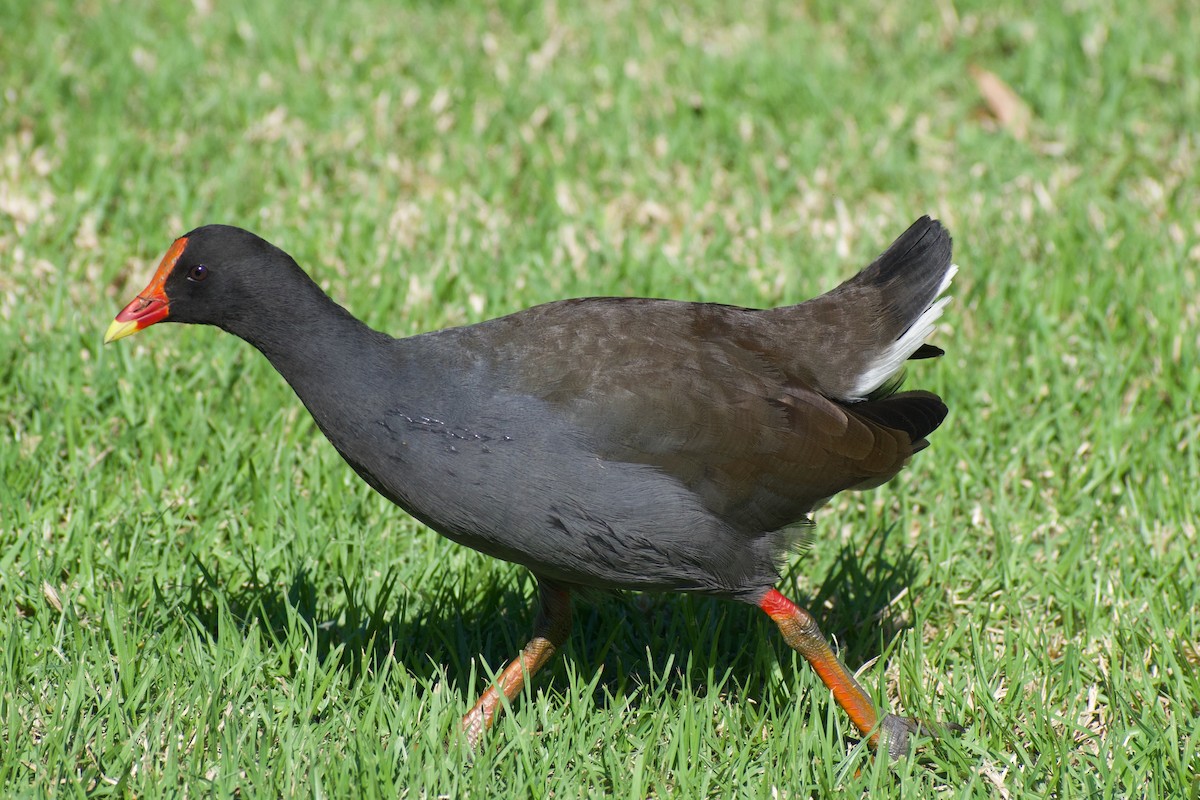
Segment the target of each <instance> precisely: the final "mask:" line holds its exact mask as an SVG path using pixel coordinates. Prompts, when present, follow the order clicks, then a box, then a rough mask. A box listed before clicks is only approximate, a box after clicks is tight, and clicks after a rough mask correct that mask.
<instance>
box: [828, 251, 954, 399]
mask: <svg viewBox="0 0 1200 800" xmlns="http://www.w3.org/2000/svg"><path fill="white" fill-rule="evenodd" d="M957 272H958V265H957V264H951V265H950V269H948V270H946V277H944V278H942V284H941V286H939V287H938V290H937V294H935V295H934V297H935V298H937V299H935V300H934V302H932V303H930V304H929V308H927V309H925V310H924V311H922V312H921V316H919V317H917V320H916V322H914V323H913V324H912V325H911V326H910V327H909V329H908V330H906V331H905V332H904V333H903V334H902V335H901V336H900V338H899V339H897V340H896V341H894V342H892V343H891V344H890V345H888V346H887V347H885V348H884V349H883V350H880V351H879V352H878V353H876V354H875V357H874V358H873V359H872V360H871V362H870V363H868V364H867V366H866V368H865V369H864V370H863V371H862V374H861V375H859V376H858V380H857V381H856V382H855V384H854V389H853V391H852V392H851V396H850V397H845V398H842V399H844V400H849V401H852V402H853V401H858V400H865V399H866V397H867V395H869V394H870V393H871V392H873V391H875V390H876V389H878V388H879V387H880V386H883V384H885V383H887V381H888V379H889V378H891V377H892V376H893V375H895V374H896V373H897V372H899V371H900V370H901V369H902V368H903V367H904V362H905V361H907V360H908V357H909V356H911V355H912V354H913V353H915V352H917V348H919V347H920V346H921V345H923V344H925V340H926V339H928V338H929V337H930V335H931V334H932V333H933V329H934V323H936V322H937V320H938V317H940V316H941V315H942V309H944V308H945V307H946V303H949V302H950V300H951V298H950V297H949V296H947V297H938V295H941V293H942V292H944V291H946V289H947V288H948V287H949V286H950V281H952V280H953V279H954V276H955V274H957Z"/></svg>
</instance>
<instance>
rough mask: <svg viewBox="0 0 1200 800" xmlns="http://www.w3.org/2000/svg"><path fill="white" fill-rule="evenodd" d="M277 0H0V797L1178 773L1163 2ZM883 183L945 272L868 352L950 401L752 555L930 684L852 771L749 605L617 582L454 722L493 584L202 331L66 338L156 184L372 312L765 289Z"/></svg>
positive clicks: (835, 721)
mask: <svg viewBox="0 0 1200 800" xmlns="http://www.w3.org/2000/svg"><path fill="white" fill-rule="evenodd" d="M294 5H295V4H285V3H282V2H277V1H276V0H270V1H268V2H263V3H256V4H250V6H251V7H250V8H248V9H246V10H238V11H231V10H227V9H226V8H225V5H224V4H217V3H212V4H210V3H206V2H196V3H186V4H157V3H148V2H140V3H138V2H126V3H122V2H117V3H100V2H96V1H95V0H90V1H88V0H85V1H84V2H78V3H67V2H57V3H55V2H45V3H24V2H21V1H20V0H0V30H2V31H3V33H2V34H0V75H2V76H3V80H2V81H0V83H2V86H0V91H2V95H0V609H2V612H0V613H2V616H0V625H2V626H3V628H4V629H5V636H4V642H5V645H4V648H3V658H4V663H3V665H2V666H0V787H3V794H5V795H6V796H39V795H41V796H45V795H55V796H85V795H86V796H104V795H117V796H138V797H155V796H188V797H194V796H209V795H215V796H226V797H228V796H238V797H276V796H284V797H293V796H298V797H310V796H311V797H350V796H355V797H358V796H361V797H391V796H395V795H396V794H397V793H399V794H401V795H403V796H407V797H414V798H415V797H429V798H433V797H467V796H474V797H493V796H512V797H527V796H533V797H584V796H590V795H594V794H603V793H611V794H613V795H616V796H620V797H631V798H641V797H650V796H653V797H666V796H678V797H706V796H707V797H728V796H745V797H763V798H774V797H793V798H796V797H808V796H831V795H845V796H857V797H862V796H867V795H868V794H869V796H871V797H873V798H874V797H899V796H903V797H923V796H924V797H939V798H940V797H1043V796H1057V797H1083V796H1089V797H1092V796H1094V797H1102V798H1108V797H1198V796H1200V577H1198V576H1200V541H1198V539H1197V521H1196V519H1197V513H1196V510H1197V502H1196V487H1197V485H1198V483H1200V455H1198V448H1197V435H1198V429H1200V417H1198V415H1197V412H1198V406H1197V400H1196V398H1197V397H1200V368H1198V367H1197V364H1198V363H1200V341H1198V338H1200V333H1198V331H1200V286H1198V281H1197V278H1198V275H1200V184H1198V183H1197V181H1196V176H1197V174H1198V170H1197V166H1198V163H1197V162H1198V160H1200V134H1198V133H1197V131H1200V73H1197V71H1196V70H1195V68H1194V66H1193V65H1195V64H1197V63H1200V17H1198V16H1197V15H1196V14H1195V13H1193V11H1192V10H1191V9H1190V6H1189V5H1188V4H1187V3H1185V2H1179V3H1170V2H1154V3H1150V4H1149V5H1147V4H1142V3H1125V2H1120V1H1119V0H1118V2H1110V3H1101V2H1097V3H1089V2H1080V3H1068V4H1065V5H1064V7H1063V8H1057V7H1053V6H1052V4H1051V5H1045V4H1039V3H1027V4H1024V5H1021V6H1017V5H1003V4H996V3H989V2H978V1H976V0H967V1H966V2H960V3H957V4H951V3H949V2H945V3H939V4H930V5H929V6H928V7H925V6H919V7H916V6H914V7H913V8H912V9H911V10H910V11H901V10H899V9H900V6H899V5H897V4H892V3H888V2H884V1H883V0H864V1H863V2H851V3H848V4H844V3H833V2H828V3H827V2H814V3H810V4H803V5H802V4H797V3H779V4H777V5H774V4H764V3H760V2H750V3H747V4H736V5H727V4H722V3H716V2H711V1H710V2H704V3H700V4H697V5H696V6H693V7H692V8H690V9H672V8H670V7H669V6H668V5H666V4H662V5H659V4H649V3H647V4H629V3H619V2H604V3H592V4H587V5H586V10H580V9H578V8H575V7H573V5H570V4H557V5H556V4H542V3H528V4H523V3H504V4H500V5H496V4H489V5H488V6H487V7H480V6H479V5H477V4H473V3H465V2H460V3H454V2H447V3H419V4H412V5H411V6H410V7H406V8H401V7H397V6H393V5H392V4H386V3H370V2H367V0H350V1H349V2H345V3H339V4H336V5H335V4H329V5H328V6H326V7H324V8H318V7H317V6H315V5H314V6H312V8H311V9H309V7H308V6H304V8H305V9H307V10H299V11H297V10H295V9H294V8H293V6H294ZM209 6H211V7H212V9H213V10H211V11H206V9H207V8H209ZM971 65H976V66H978V67H982V68H984V69H986V70H989V71H990V72H992V73H995V74H996V75H997V76H999V77H1000V78H1002V79H1003V80H1004V81H1005V82H1006V83H1007V84H1008V85H1009V86H1011V87H1012V88H1013V90H1014V91H1015V92H1016V93H1017V94H1018V95H1019V96H1020V97H1021V98H1022V99H1023V101H1024V102H1025V103H1026V104H1027V105H1028V108H1029V110H1030V112H1031V113H1032V123H1031V125H1030V128H1029V133H1028V136H1027V137H1025V138H1023V139H1021V138H1018V137H1015V136H1013V135H1010V133H1009V132H1008V131H1006V130H1005V129H1004V128H1003V127H1001V126H998V125H997V124H996V122H995V120H994V119H993V118H992V116H991V114H990V113H989V111H988V107H987V105H986V104H985V102H984V100H983V98H982V97H981V94H980V91H979V89H978V88H977V86H976V84H975V81H974V80H973V79H972V77H971V73H970V71H969V68H970V67H971ZM922 213H931V214H934V215H936V216H939V217H940V218H942V219H943V220H944V221H946V223H947V224H948V225H949V226H950V229H951V231H952V233H953V234H954V236H955V244H956V260H957V261H958V263H959V264H960V265H961V266H962V271H961V272H960V274H959V277H958V279H957V281H956V284H955V294H956V298H955V301H954V303H953V304H952V305H951V307H950V309H949V312H948V314H947V315H946V317H945V325H944V326H943V327H942V329H941V330H940V332H939V333H938V335H937V339H936V341H937V343H938V344H939V345H941V346H943V347H945V348H946V350H947V356H946V357H945V358H943V359H942V360H941V361H940V362H938V363H931V362H922V363H919V364H915V365H914V366H913V367H912V368H911V369H910V371H909V385H911V386H915V387H923V388H929V389H933V390H936V391H938V392H939V393H941V394H942V395H943V396H944V397H945V398H946V400H947V402H948V404H949V405H950V407H951V409H952V410H951V415H950V417H949V418H948V420H947V422H946V424H945V425H944V426H943V427H942V429H941V430H939V431H938V432H937V434H936V435H935V436H934V437H933V443H932V447H931V448H930V449H929V450H927V451H926V452H924V453H922V454H921V455H920V456H919V457H918V458H917V459H915V460H914V463H913V465H912V467H911V468H910V469H909V470H907V471H906V472H905V473H904V474H903V475H902V476H901V477H900V478H899V479H898V480H897V481H895V482H894V483H893V484H891V485H890V486H888V487H886V488H884V489H880V490H876V491H874V492H872V493H868V494H863V495H852V496H843V497H841V498H839V499H838V500H836V501H835V502H834V503H833V504H831V506H830V507H829V508H827V509H824V510H822V511H821V512H820V513H819V515H818V517H817V522H818V527H817V529H816V532H817V540H816V541H817V544H816V546H815V547H813V548H812V549H811V551H809V552H808V553H807V554H806V555H805V556H804V557H797V558H794V559H792V560H791V563H790V565H789V569H788V571H787V574H786V576H785V580H784V582H783V586H782V588H783V589H784V591H785V592H786V593H789V594H791V595H793V596H795V597H797V598H798V599H801V600H805V601H806V602H807V601H811V606H812V607H813V608H814V611H815V612H816V614H817V616H818V618H819V619H820V620H821V622H822V624H823V625H824V627H825V629H826V630H827V632H829V633H830V634H832V635H834V636H835V637H836V638H837V639H838V641H839V642H840V644H841V646H842V648H843V651H842V652H843V655H844V657H845V659H846V661H847V662H848V663H849V664H850V665H851V666H853V667H855V668H857V667H859V666H861V665H864V664H865V665H867V666H866V668H865V670H864V672H863V681H864V683H865V685H866V686H867V687H869V690H870V691H871V692H873V693H875V694H876V696H878V697H879V698H881V699H882V700H883V702H885V703H886V704H887V705H888V706H889V707H891V708H893V709H903V710H904V711H906V712H908V713H913V714H917V715H919V716H922V717H925V718H929V719H935V720H940V721H943V722H947V721H949V722H959V723H962V724H963V725H965V726H966V730H965V732H964V733H962V734H961V735H959V736H956V737H954V738H952V739H949V740H945V741H942V742H938V743H932V744H928V745H927V746H925V747H924V748H923V750H922V751H921V753H920V755H919V756H918V757H917V758H916V759H913V760H909V761H905V762H903V763H900V764H897V765H894V766H888V765H886V764H884V763H882V762H881V761H878V760H875V759H873V758H872V757H871V756H870V754H869V753H868V752H867V751H866V750H865V749H864V748H862V747H861V746H860V745H859V744H858V743H857V739H856V737H854V736H852V735H851V734H852V729H851V726H850V724H849V722H848V720H847V719H846V718H845V716H844V715H843V714H842V713H841V712H840V711H839V710H838V709H837V708H836V706H834V705H833V703H832V702H831V700H830V698H829V696H828V693H827V692H826V691H825V690H824V689H823V688H822V687H821V685H820V683H819V681H818V680H817V679H816V678H815V676H814V675H813V674H812V673H811V672H810V671H809V670H808V669H807V667H806V666H805V665H804V664H803V663H802V662H798V661H797V659H796V658H795V657H794V656H793V655H792V654H791V653H790V652H789V651H787V649H786V647H785V646H784V645H783V644H782V642H781V641H780V639H779V637H778V635H777V633H776V632H775V631H774V629H773V626H772V625H771V624H770V622H769V620H767V619H766V618H765V617H764V616H763V615H762V614H760V613H758V612H756V611H755V610H754V609H750V608H745V607H742V606H738V605H735V604H729V603H721V602H717V601H710V600H705V599H696V598H685V597H658V596H646V597H639V596H633V595H617V596H611V597H599V598H595V599H594V601H593V602H591V603H582V604H580V605H579V611H578V615H577V618H576V628H575V633H574V634H573V636H572V638H571V641H570V644H569V646H568V647H567V648H566V657H565V658H560V659H558V660H557V661H556V662H555V663H554V665H553V667H552V668H548V669H547V671H546V674H544V675H540V676H539V677H538V678H537V679H536V680H535V681H534V682H533V686H532V687H531V688H530V689H529V690H527V692H526V694H525V696H523V697H522V698H521V699H520V702H518V703H517V704H515V707H514V708H513V709H512V712H511V713H509V714H508V715H506V716H504V717H503V718H502V719H501V720H500V722H499V723H498V725H497V727H496V729H495V730H494V731H493V732H492V734H491V735H490V736H489V737H488V739H487V744H486V747H484V749H483V750H482V752H480V753H479V754H478V756H476V757H475V758H474V759H473V760H472V759H471V758H470V757H469V756H468V753H467V751H466V749H465V747H464V746H463V745H462V743H461V742H459V741H458V740H457V739H456V738H455V735H454V731H455V725H456V723H457V720H458V717H459V715H460V714H461V713H462V712H463V711H464V710H465V709H466V708H468V707H469V705H470V704H471V702H472V701H473V699H474V696H475V695H476V694H477V693H478V691H479V690H480V689H481V688H482V686H483V684H484V680H485V674H486V673H487V672H488V671H490V670H495V669H497V668H498V667H499V666H500V665H501V664H502V663H503V662H504V661H505V660H506V659H507V658H509V657H510V656H511V655H513V654H514V653H515V652H516V650H517V648H519V647H520V646H521V645H522V644H523V642H524V638H525V636H526V635H527V632H528V628H529V624H530V620H531V616H532V602H533V595H534V589H533V584H532V581H531V580H530V578H529V577H528V576H527V575H526V574H524V573H523V571H522V570H520V569H518V568H516V567H512V566H510V565H507V564H502V563H499V562H492V561H490V560H488V559H486V558H484V557H482V556H479V555H477V554H475V553H473V552H470V551H467V550H464V549H462V548H459V547H457V546H455V545H453V544H451V543H449V542H448V541H445V540H443V539H441V538H440V537H438V536H436V535H435V534H433V533H432V532H430V531H428V530H425V529H423V528H422V527H421V526H420V525H418V524H416V523H415V522H414V521H413V520H411V519H409V518H407V517H406V516H405V515H404V514H403V513H401V512H399V511H398V510H397V509H395V508H394V507H392V506H390V505H389V504H388V503H386V502H385V501H383V500H382V499H380V498H378V497H376V496H374V495H373V494H371V492H370V491H369V490H368V489H367V487H365V486H364V485H362V484H361V482H359V481H358V480H357V478H355V477H354V476H353V474H352V473H351V472H350V470H349V469H348V468H347V467H345V466H344V465H343V464H342V463H341V461H340V460H339V458H338V457H337V455H336V454H335V453H334V452H333V450H332V448H331V447H329V446H328V444H327V443H326V442H325V441H324V440H323V439H322V437H321V436H320V434H319V432H318V431H317V430H316V428H315V426H314V425H313V423H312V422H311V420H309V419H308V417H307V415H306V414H305V413H304V412H303V409H302V408H301V407H300V406H299V404H298V402H296V400H295V398H294V397H293V396H292V395H291V393H290V390H289V389H288V387H287V386H286V385H285V384H284V383H283V381H282V380H280V379H279V377H278V376H277V375H276V374H274V373H273V372H272V370H271V369H270V367H269V365H267V364H266V363H265V361H264V360H263V359H261V358H260V357H259V356H258V355H257V354H256V353H254V352H253V351H252V350H251V348H249V347H247V346H246V345H244V344H243V343H242V342H239V341H237V340H235V339H234V338H233V337H230V336H226V335H224V334H220V333H219V332H217V331H215V330H213V329H197V328H185V327H173V326H162V327H159V328H155V329H152V330H149V331H146V332H144V333H142V334H139V335H138V336H137V337H135V338H133V339H130V340H127V341H123V342H121V343H120V344H119V345H115V346H111V347H108V348H103V349H102V348H101V345H100V340H101V336H102V333H103V331H104V329H105V327H106V326H107V324H108V322H109V321H110V320H111V318H112V316H113V315H114V314H115V313H116V311H117V310H118V309H119V308H120V306H121V305H123V304H124V303H125V302H126V301H127V300H128V299H129V298H130V297H131V296H132V295H133V294H134V293H135V292H136V291H137V290H139V289H140V288H141V287H142V285H143V284H144V283H145V281H146V280H147V279H148V277H149V275H150V274H151V272H152V271H153V267H154V265H155V263H156V261H157V259H158V257H159V256H160V255H161V254H162V252H163V251H164V250H165V249H166V247H167V246H168V245H169V243H170V242H171V240H172V239H173V238H174V237H175V236H178V235H180V234H181V233H183V232H185V231H186V230H188V229H190V228H191V227H194V226H196V225H199V224H202V223H205V222H218V221H219V222H227V223H233V224H239V225H242V226H244V227H248V228H251V229H254V230H256V231H258V232H259V233H261V234H263V235H264V236H266V237H267V238H269V239H271V240H272V241H274V242H276V243H277V244H279V245H280V246H282V247H284V248H285V249H287V250H289V251H290V252H291V253H292V254H293V255H294V256H295V257H296V258H297V259H298V260H299V261H300V262H301V263H302V264H304V265H306V266H307V267H308V268H309V269H310V271H311V272H312V273H313V274H314V275H315V276H316V277H317V278H318V280H319V281H320V282H321V283H322V284H323V285H324V286H325V287H326V288H327V289H328V290H329V291H330V292H331V294H333V296H334V297H335V298H337V299H339V300H340V301H342V302H344V303H345V304H346V305H347V306H348V307H349V308H350V309H352V310H353V311H354V312H355V313H357V314H358V315H359V316H361V317H363V318H365V319H366V320H367V321H368V322H370V323H371V324H373V325H375V326H376V327H380V328H383V329H385V330H387V331H389V332H391V333H393V334H396V335H402V334H409V333H414V332H418V331H422V330H429V329H433V328H438V327H442V326H446V325H451V324H460V323H464V322H469V321H474V320H479V319H484V318H487V317H491V316H496V315H499V314H502V313H505V312H509V311H513V310H516V309H519V308H522V307H525V306H528V305H532V304H534V303H538V302H542V301H547V300H551V299H555V298H560V297H565V296H579V295H589V294H593V295H594V294H630V295H656V296H669V297H676V298H687V299H700V300H709V301H720V302H732V303H740V304H746V305H770V304H778V303H783V302H794V301H797V300H800V299H803V298H805V297H807V296H810V295H812V294H814V293H817V292H819V291H821V290H823V289H825V288H829V287H830V286H832V285H834V284H835V283H836V282H838V281H840V280H842V279H844V278H845V277H848V276H849V275H850V274H852V273H853V272H854V271H855V270H856V269H857V268H858V267H859V266H861V265H862V264H864V263H866V262H867V261H868V260H869V259H870V258H871V257H873V256H874V255H875V254H876V253H878V252H879V251H880V250H881V249H882V248H883V247H884V246H886V245H887V244H888V243H889V242H890V240H891V238H892V237H893V236H895V235H896V234H898V233H900V232H901V231H902V230H903V229H904V228H905V226H906V225H907V224H908V223H909V222H910V221H911V220H912V219H914V218H915V217H917V216H918V215H920V214H922Z"/></svg>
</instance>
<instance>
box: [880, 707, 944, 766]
mask: <svg viewBox="0 0 1200 800" xmlns="http://www.w3.org/2000/svg"><path fill="white" fill-rule="evenodd" d="M946 728H947V729H949V730H950V731H953V732H955V733H960V732H962V730H963V727H962V726H961V725H954V724H950V725H947V726H946ZM945 732H946V731H945V730H943V729H942V728H940V727H938V726H937V725H932V724H930V723H928V722H922V721H921V720H919V719H916V718H915V717H902V716H900V715H899V714H887V715H886V716H884V718H883V720H882V721H881V722H880V723H879V750H880V751H882V752H886V753H887V754H888V758H889V759H890V760H892V761H895V760H897V759H899V758H903V757H904V756H906V755H908V752H909V748H910V746H911V741H912V738H913V737H914V736H926V737H929V738H931V739H940V738H941V737H942V736H943V735H945Z"/></svg>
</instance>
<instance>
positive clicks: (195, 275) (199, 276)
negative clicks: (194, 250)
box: [187, 264, 208, 283]
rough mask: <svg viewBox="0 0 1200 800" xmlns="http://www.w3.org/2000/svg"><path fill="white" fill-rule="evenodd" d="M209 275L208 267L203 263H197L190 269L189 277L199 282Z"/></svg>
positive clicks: (190, 279) (193, 281)
mask: <svg viewBox="0 0 1200 800" xmlns="http://www.w3.org/2000/svg"><path fill="white" fill-rule="evenodd" d="M207 277H208V267H206V266H204V265H203V264H197V265H196V266H194V267H192V268H191V269H189V270H188V274H187V279H188V280H189V281H191V282H192V283H199V282H200V281H202V280H204V279H205V278H207Z"/></svg>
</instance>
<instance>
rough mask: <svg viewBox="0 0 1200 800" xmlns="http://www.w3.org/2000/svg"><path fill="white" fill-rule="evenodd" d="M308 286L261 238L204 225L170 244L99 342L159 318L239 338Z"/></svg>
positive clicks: (290, 263)
mask: <svg viewBox="0 0 1200 800" xmlns="http://www.w3.org/2000/svg"><path fill="white" fill-rule="evenodd" d="M310 286H311V287H313V288H315V285H314V284H312V281H311V280H310V279H309V278H308V276H307V275H305V274H304V272H303V270H301V269H300V267H299V266H297V264H296V262H295V261H293V260H292V257H291V256H289V255H288V254H287V253H285V252H283V251H282V250H280V249H279V248H278V247H275V246H274V245H273V244H271V243H270V242H268V241H266V240H265V239H262V238H260V237H258V236H255V235H254V234H253V233H250V232H249V231H245V230H242V229H241V228H235V227H232V226H230V225H205V226H204V227H202V228H196V229H195V230H194V231H192V232H191V233H188V234H187V235H186V236H181V237H179V238H178V239H176V240H175V242H174V243H173V244H172V245H171V247H170V249H169V250H167V253H166V255H164V256H163V258H162V261H161V262H160V263H159V265H158V270H157V271H156V272H155V273H154V277H153V278H152V279H151V280H150V283H149V285H147V286H146V288H145V289H143V290H142V291H141V292H140V293H139V294H138V296H137V297H136V298H134V300H133V301H132V302H131V303H129V305H127V306H125V308H124V309H122V311H121V313H120V314H118V315H117V318H116V320H115V321H114V322H113V323H112V325H110V326H109V329H108V332H107V333H106V334H105V336H104V341H105V342H111V341H115V340H116V339H120V338H122V337H124V336H128V335H130V334H132V333H136V332H137V331H139V330H141V329H142V328H146V327H148V326H150V325H153V324H154V323H156V322H162V321H163V320H167V321H170V322H190V323H201V324H207V325H216V326H217V327H220V328H224V329H225V330H227V331H230V332H231V333H235V334H238V335H242V336H243V337H244V336H245V334H246V333H247V332H248V331H249V330H251V329H252V328H253V325H254V324H255V321H256V320H259V319H261V318H263V316H264V309H265V308H270V307H273V306H275V305H277V304H278V303H279V302H280V301H283V302H284V303H286V302H287V298H288V295H289V294H294V293H297V292H298V291H303V290H307V289H308V287H310ZM318 291H319V290H318ZM247 326H250V328H247Z"/></svg>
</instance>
